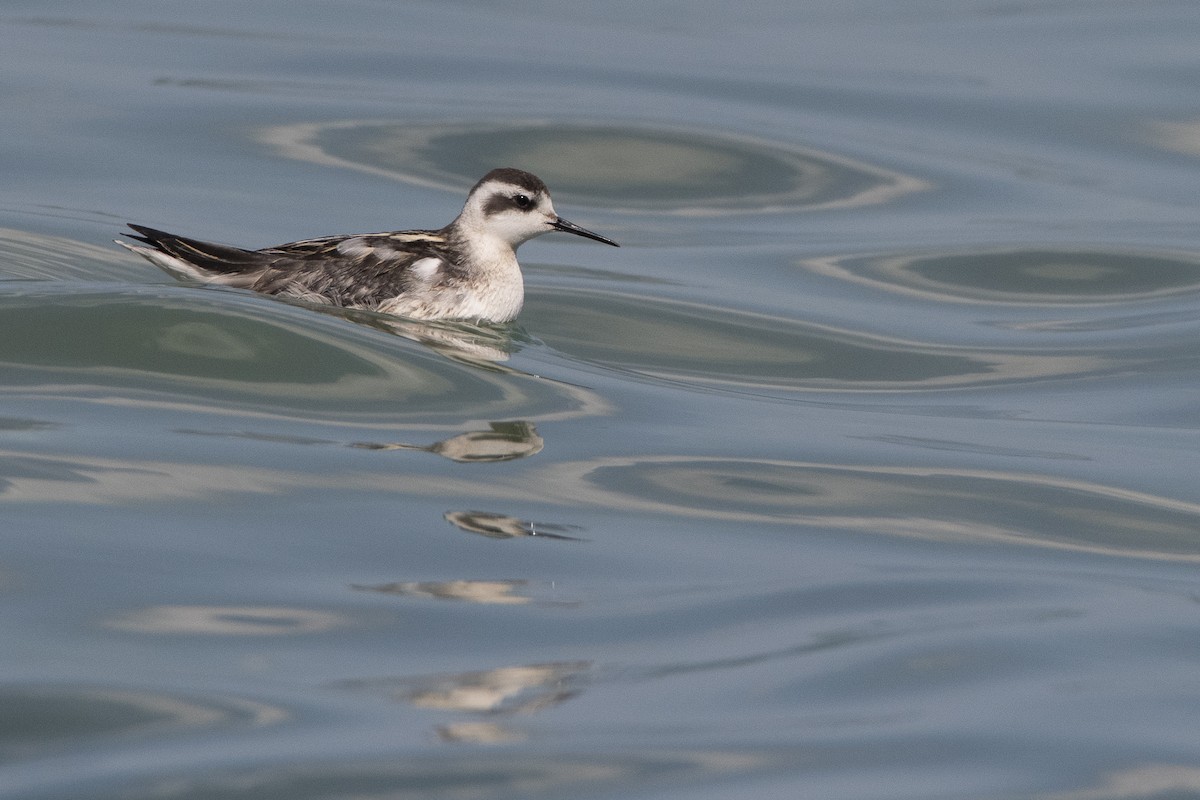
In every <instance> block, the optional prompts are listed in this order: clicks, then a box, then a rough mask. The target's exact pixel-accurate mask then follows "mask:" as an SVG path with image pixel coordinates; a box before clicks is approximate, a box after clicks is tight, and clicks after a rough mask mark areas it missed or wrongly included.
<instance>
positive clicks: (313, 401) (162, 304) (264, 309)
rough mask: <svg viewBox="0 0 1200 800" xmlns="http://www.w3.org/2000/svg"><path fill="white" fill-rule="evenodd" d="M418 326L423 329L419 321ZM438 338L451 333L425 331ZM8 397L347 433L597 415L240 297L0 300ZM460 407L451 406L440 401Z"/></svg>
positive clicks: (580, 399) (154, 294)
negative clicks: (274, 419) (90, 401)
mask: <svg viewBox="0 0 1200 800" xmlns="http://www.w3.org/2000/svg"><path fill="white" fill-rule="evenodd" d="M414 324H415V323H414ZM424 330H426V333H427V334H428V335H429V336H430V337H433V336H435V335H436V334H438V333H439V332H441V333H447V332H450V331H449V329H443V328H437V327H436V326H425V328H424ZM0 366H2V367H3V369H4V376H5V377H4V381H3V385H0V395H4V396H8V397H10V398H16V397H37V396H53V397H55V398H60V399H61V398H78V399H87V398H102V399H103V402H108V403H111V402H113V400H114V398H117V397H119V398H122V402H125V403H135V404H136V403H141V404H144V405H146V406H173V407H177V408H185V407H186V408H190V409H193V410H204V411H206V412H209V413H220V414H231V413H234V414H250V415H257V416H284V417H300V418H306V419H310V420H323V421H333V422H337V423H340V424H355V423H357V424H374V425H377V424H383V425H402V424H409V423H421V424H439V422H441V423H448V424H453V425H454V426H455V427H457V426H458V424H459V421H460V420H461V419H462V418H463V417H464V416H467V417H471V416H475V417H478V418H482V419H495V418H503V417H506V416H513V415H516V414H517V413H518V412H519V415H520V416H522V417H524V418H526V419H545V418H547V417H558V416H561V415H564V414H565V415H568V416H569V415H575V414H592V413H599V412H601V411H602V410H604V409H606V408H607V404H606V403H605V401H604V400H602V399H601V398H599V397H597V396H595V395H594V394H593V393H591V392H589V391H588V390H586V389H583V388H581V387H573V386H565V385H562V384H558V383H554V382H552V381H534V380H529V379H527V377H526V376H523V375H520V374H517V373H514V372H512V371H511V370H507V369H505V368H503V367H501V366H498V365H491V366H490V367H489V368H488V369H478V368H472V367H469V366H464V365H461V364H458V363H456V362H455V361H453V360H448V359H445V358H441V357H439V356H438V355H436V354H434V353H432V352H430V351H429V350H427V349H426V348H423V347H420V346H417V345H412V344H410V343H408V342H407V341H406V340H404V339H399V338H397V337H395V336H393V335H391V334H387V333H380V332H377V331H374V330H371V329H369V328H365V327H362V326H358V325H352V324H348V323H347V322H346V321H345V320H341V319H338V318H336V317H331V316H328V315H324V314H317V313H314V312H313V311H311V310H309V309H305V308H298V307H293V306H289V305H287V304H284V303H277V302H274V301H272V300H270V299H265V298H260V297H256V296H253V295H245V294H242V293H237V292H204V291H200V290H197V289H194V288H187V287H178V288H176V287H154V288H153V289H147V290H132V291H131V290H121V289H117V290H110V291H103V292H98V291H90V290H83V291H80V290H78V289H72V288H70V287H68V288H67V289H63V288H57V289H54V288H53V287H47V286H43V285H33V286H32V288H29V290H28V291H25V292H22V293H10V294H4V295H0ZM447 397H453V398H454V404H453V405H452V407H450V408H447V407H446V404H445V398H447Z"/></svg>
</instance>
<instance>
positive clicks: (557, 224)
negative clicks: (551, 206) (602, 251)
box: [550, 217, 621, 247]
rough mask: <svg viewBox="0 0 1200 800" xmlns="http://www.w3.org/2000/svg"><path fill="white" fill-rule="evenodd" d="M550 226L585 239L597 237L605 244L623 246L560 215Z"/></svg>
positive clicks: (597, 239) (598, 240)
mask: <svg viewBox="0 0 1200 800" xmlns="http://www.w3.org/2000/svg"><path fill="white" fill-rule="evenodd" d="M550 227H552V228H554V230H556V231H563V232H564V233H573V234H575V235H576V236H582V237H584V238H585V239H595V240H596V241H597V242H604V243H605V244H611V245H612V246H613V247H620V246H621V245H619V244H617V243H616V242H614V241H613V240H612V239H605V238H604V237H603V236H601V235H600V234H598V233H592V232H591V231H589V230H588V229H586V228H581V227H579V226H578V225H576V224H575V223H573V222H567V221H566V220H565V219H563V218H562V217H559V218H558V219H557V220H555V221H554V222H552V223H550Z"/></svg>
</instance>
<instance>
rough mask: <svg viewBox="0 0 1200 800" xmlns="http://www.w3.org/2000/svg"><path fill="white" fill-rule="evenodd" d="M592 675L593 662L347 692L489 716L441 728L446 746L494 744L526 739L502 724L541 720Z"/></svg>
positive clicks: (395, 682) (382, 683)
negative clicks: (521, 717) (510, 719)
mask: <svg viewBox="0 0 1200 800" xmlns="http://www.w3.org/2000/svg"><path fill="white" fill-rule="evenodd" d="M591 669H592V663H591V662H590V661H559V662H548V663H541V664H521V665H516V666H509V667H498V668H496V669H488V670H480V671H476V672H459V673H452V674H445V675H431V676H427V677H416V678H383V679H379V680H362V681H348V682H345V683H342V684H340V685H341V686H342V687H344V688H347V689H354V690H366V691H369V692H378V693H382V694H384V695H386V696H387V697H389V698H391V699H393V700H396V701H399V702H403V703H409V704H411V705H413V706H417V707H418V708H427V709H435V710H441V711H452V712H460V713H468V714H479V715H486V717H490V719H477V720H472V721H469V722H467V721H460V722H452V723H447V724H444V725H440V726H438V728H437V732H438V738H440V739H441V740H442V741H445V742H475V743H480V744H495V743H503V742H509V741H519V740H521V739H524V738H525V735H524V734H523V733H522V732H521V731H520V730H518V729H516V728H513V727H511V726H509V725H507V724H504V723H503V722H502V721H500V720H501V719H503V718H506V717H511V716H515V715H524V714H536V713H537V712H539V711H544V710H545V709H548V708H553V707H554V706H557V705H559V704H561V703H564V702H566V701H567V700H569V699H571V698H572V697H575V696H576V695H578V694H579V693H580V691H581V686H580V684H581V683H582V681H583V679H584V678H585V677H586V675H587V673H588V672H589V671H590V670H591Z"/></svg>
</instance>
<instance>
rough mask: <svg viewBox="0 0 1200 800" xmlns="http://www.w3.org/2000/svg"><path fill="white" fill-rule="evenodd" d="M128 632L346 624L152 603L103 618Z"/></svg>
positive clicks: (269, 630)
mask: <svg viewBox="0 0 1200 800" xmlns="http://www.w3.org/2000/svg"><path fill="white" fill-rule="evenodd" d="M103 624H104V626H105V627H106V628H111V629H113V630H118V631H126V632H129V633H158V634H178V633H184V634H202V635H216V636H288V635H294V634H302V633H321V632H323V631H328V630H331V629H333V628H340V627H345V626H347V625H349V624H350V620H349V619H348V618H346V617H343V616H341V615H340V614H333V613H330V612H327V611H312V610H310V609H304V608H286V607H281V606H152V607H150V608H144V609H140V610H138V611H131V612H129V613H127V614H122V615H120V616H118V617H114V618H112V619H109V620H105V621H104V623H103Z"/></svg>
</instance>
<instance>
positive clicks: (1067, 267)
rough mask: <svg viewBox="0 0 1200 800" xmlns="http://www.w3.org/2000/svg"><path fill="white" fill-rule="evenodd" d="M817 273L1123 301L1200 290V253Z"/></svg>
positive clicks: (1064, 253)
mask: <svg viewBox="0 0 1200 800" xmlns="http://www.w3.org/2000/svg"><path fill="white" fill-rule="evenodd" d="M802 265H803V266H804V267H805V268H807V269H811V270H813V271H815V272H818V273H821V274H824V275H829V276H833V277H836V278H839V279H841V280H845V281H849V282H852V283H857V284H864V285H869V286H871V287H873V288H878V289H883V290H886V291H892V292H902V293H908V294H913V295H918V296H920V297H923V298H926V299H931V300H939V301H950V302H987V303H1010V304H1024V305H1033V304H1037V305H1041V304H1054V305H1077V304H1096V303H1118V302H1125V301H1131V300H1144V299H1147V298H1153V297H1163V296H1169V295H1177V294H1185V293H1194V292H1197V291H1200V254H1196V253H1153V252H1122V251H1115V250H1087V249H1071V248H1050V247H1047V248H1012V249H1003V250H977V251H961V252H944V253H927V254H918V255H909V256H878V255H875V256H858V257H850V258H831V259H813V260H809V261H804V262H802Z"/></svg>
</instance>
